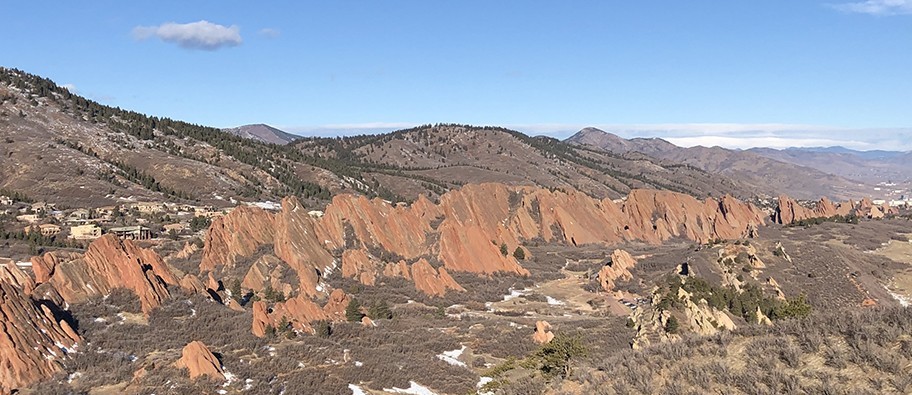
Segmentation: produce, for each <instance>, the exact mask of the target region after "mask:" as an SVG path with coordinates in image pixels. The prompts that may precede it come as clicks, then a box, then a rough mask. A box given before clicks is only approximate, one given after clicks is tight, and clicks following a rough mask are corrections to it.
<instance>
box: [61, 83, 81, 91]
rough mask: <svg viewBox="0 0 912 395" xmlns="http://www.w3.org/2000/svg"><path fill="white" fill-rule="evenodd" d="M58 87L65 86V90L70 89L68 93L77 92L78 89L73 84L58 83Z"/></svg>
mask: <svg viewBox="0 0 912 395" xmlns="http://www.w3.org/2000/svg"><path fill="white" fill-rule="evenodd" d="M60 87H61V88H66V90H68V91H70V93H78V91H77V90H76V85H73V84H63V85H60Z"/></svg>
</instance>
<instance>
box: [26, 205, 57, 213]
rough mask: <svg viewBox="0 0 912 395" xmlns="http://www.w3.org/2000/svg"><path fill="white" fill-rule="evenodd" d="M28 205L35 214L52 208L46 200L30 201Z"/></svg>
mask: <svg viewBox="0 0 912 395" xmlns="http://www.w3.org/2000/svg"><path fill="white" fill-rule="evenodd" d="M30 207H31V209H32V212H33V213H35V214H41V213H46V212H48V211H51V210H54V206H53V205H51V204H48V203H46V202H38V203H32V205H31V206H30Z"/></svg>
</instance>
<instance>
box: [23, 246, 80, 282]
mask: <svg viewBox="0 0 912 395" xmlns="http://www.w3.org/2000/svg"><path fill="white" fill-rule="evenodd" d="M81 257H82V255H81V254H79V253H78V252H67V251H51V252H48V253H46V254H44V255H41V256H33V257H32V259H31V261H32V272H34V273H35V282H37V283H44V282H47V281H48V280H49V279H50V278H51V275H52V274H54V270H55V269H56V268H57V265H59V264H60V263H61V262H69V261H72V260H74V259H79V258H81Z"/></svg>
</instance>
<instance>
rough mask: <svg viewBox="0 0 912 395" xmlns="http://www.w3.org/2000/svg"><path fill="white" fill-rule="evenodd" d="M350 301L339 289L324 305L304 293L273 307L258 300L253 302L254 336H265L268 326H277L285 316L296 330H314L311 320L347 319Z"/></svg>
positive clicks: (333, 292)
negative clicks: (346, 311)
mask: <svg viewBox="0 0 912 395" xmlns="http://www.w3.org/2000/svg"><path fill="white" fill-rule="evenodd" d="M349 301H350V299H349V297H348V295H346V294H345V292H342V291H341V290H338V289H336V290H334V291H332V293H331V294H330V296H329V300H327V302H326V304H325V305H324V306H323V307H320V306H319V305H318V304H317V303H316V302H314V301H313V300H311V299H310V297H308V296H306V295H303V294H301V295H298V296H296V297H294V298H291V299H288V300H286V301H284V302H279V303H275V304H274V305H272V307H271V308H269V307H268V306H267V304H266V303H265V302H263V301H257V302H254V303H253V327H252V332H253V334H254V336H258V337H263V336H265V335H266V327H267V326H271V327H273V328H275V327H276V326H277V325H278V323H280V322H282V320H283V318H284V319H285V320H286V321H288V322H289V323H291V325H292V328H294V329H296V330H299V331H302V332H313V328H311V326H310V323H311V322H314V321H320V320H327V321H343V320H345V308H346V307H348V302H349Z"/></svg>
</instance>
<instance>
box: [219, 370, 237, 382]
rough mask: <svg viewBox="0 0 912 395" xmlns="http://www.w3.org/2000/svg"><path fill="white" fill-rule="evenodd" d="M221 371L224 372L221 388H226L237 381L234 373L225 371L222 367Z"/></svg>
mask: <svg viewBox="0 0 912 395" xmlns="http://www.w3.org/2000/svg"><path fill="white" fill-rule="evenodd" d="M222 369H224V370H225V373H224V376H225V384H222V387H227V386H229V385H231V384H232V383H234V382H235V381H236V380H237V376H235V375H234V373H231V372H229V371H228V370H227V369H225V367H224V366H222Z"/></svg>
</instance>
